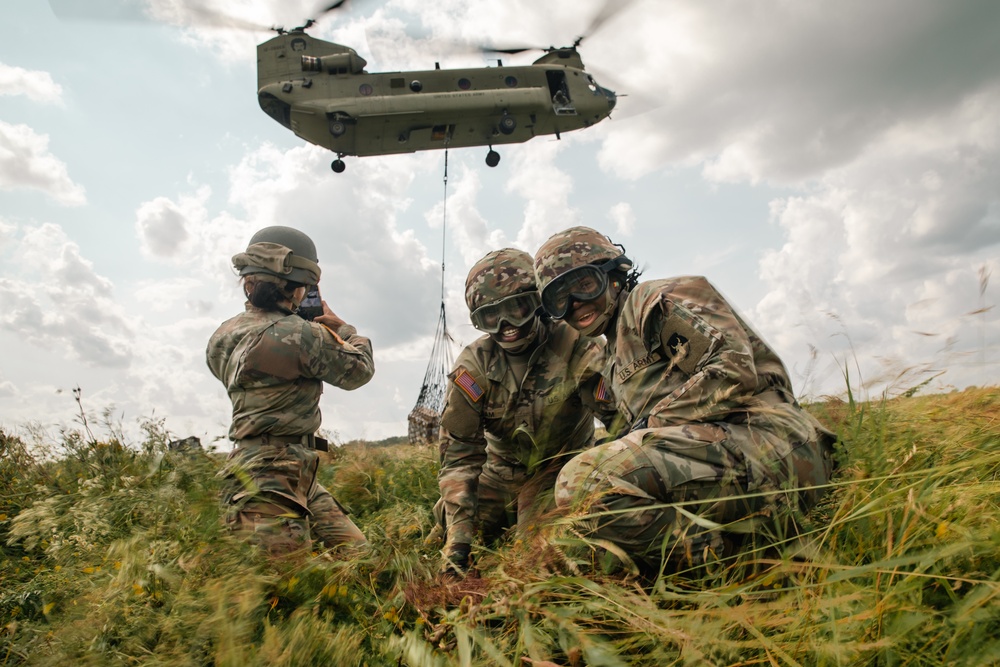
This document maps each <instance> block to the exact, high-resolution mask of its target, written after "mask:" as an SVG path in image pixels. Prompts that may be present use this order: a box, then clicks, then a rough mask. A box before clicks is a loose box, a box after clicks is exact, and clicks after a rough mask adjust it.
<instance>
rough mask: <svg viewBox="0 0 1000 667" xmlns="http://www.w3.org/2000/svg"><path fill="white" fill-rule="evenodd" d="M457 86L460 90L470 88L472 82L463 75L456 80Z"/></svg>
mask: <svg viewBox="0 0 1000 667" xmlns="http://www.w3.org/2000/svg"><path fill="white" fill-rule="evenodd" d="M458 87H459V88H461V89H462V90H468V89H469V88H472V82H471V81H469V80H468V79H466V78H465V77H464V76H463V77H462V78H461V79H459V80H458Z"/></svg>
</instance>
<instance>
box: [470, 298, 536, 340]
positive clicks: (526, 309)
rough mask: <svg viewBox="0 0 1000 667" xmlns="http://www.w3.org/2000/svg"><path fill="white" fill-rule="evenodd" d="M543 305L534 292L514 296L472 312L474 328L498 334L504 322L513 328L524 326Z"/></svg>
mask: <svg viewBox="0 0 1000 667" xmlns="http://www.w3.org/2000/svg"><path fill="white" fill-rule="evenodd" d="M541 303H542V300H541V298H540V297H539V296H538V292H536V291H534V290H532V291H531V292H521V293H520V294H514V295H513V296H508V297H505V298H503V299H500V300H499V301H494V302H493V303H488V304H486V305H485V306H481V307H479V308H476V309H475V310H474V311H472V316H471V317H472V326H474V327H476V328H477V329H479V330H480V331H484V332H486V333H498V332H499V331H500V328H501V324H502V323H504V322H506V323H507V324H508V325H510V326H512V327H520V326H524V325H525V324H526V323H527V322H528V321H529V320H531V318H532V317H534V316H535V313H536V312H538V307H539V306H540V305H541Z"/></svg>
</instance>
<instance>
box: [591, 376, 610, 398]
mask: <svg viewBox="0 0 1000 667" xmlns="http://www.w3.org/2000/svg"><path fill="white" fill-rule="evenodd" d="M594 398H596V399H597V400H598V401H600V402H601V403H608V402H609V401H611V391H610V390H609V389H608V385H607V383H606V382H605V381H604V376H603V375H602V376H601V379H600V380H598V381H597V389H595V390H594Z"/></svg>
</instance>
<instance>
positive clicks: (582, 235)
mask: <svg viewBox="0 0 1000 667" xmlns="http://www.w3.org/2000/svg"><path fill="white" fill-rule="evenodd" d="M534 267H535V275H536V277H537V279H538V286H539V288H540V289H541V296H542V307H543V308H544V309H545V312H547V313H548V314H549V315H551V316H552V317H553V318H554V319H563V318H565V317H566V315H567V314H568V313H569V312H570V311H571V310H572V308H573V303H574V302H578V303H585V302H588V301H594V300H595V299H599V298H600V297H601V296H602V295H604V294H605V293H606V292H607V289H608V273H610V272H612V271H619V272H627V271H628V270H629V269H631V268H632V260H630V259H629V258H628V257H626V256H625V252H624V251H623V250H622V248H621V247H620V246H617V245H615V244H614V243H612V242H611V239H609V238H608V237H607V236H605V235H604V234H601V233H600V232H597V231H595V230H593V229H591V228H590V227H571V228H569V229H567V230H564V231H562V232H559V233H558V234H554V235H553V236H552V237H550V238H549V240H548V241H546V242H545V243H543V244H542V247H541V248H539V249H538V253H537V254H536V255H535V263H534ZM614 307H615V303H614V301H613V300H612V299H608V303H607V304H605V311H604V313H602V315H601V317H600V318H599V319H598V320H597V321H595V322H594V323H593V324H591V325H590V326H589V327H587V329H586V330H582V331H581V333H583V334H584V335H588V336H589V335H594V334H595V333H596V334H597V335H600V333H599V332H603V325H604V324H605V323H606V322H607V320H608V318H609V317H610V314H611V312H612V311H613V310H614Z"/></svg>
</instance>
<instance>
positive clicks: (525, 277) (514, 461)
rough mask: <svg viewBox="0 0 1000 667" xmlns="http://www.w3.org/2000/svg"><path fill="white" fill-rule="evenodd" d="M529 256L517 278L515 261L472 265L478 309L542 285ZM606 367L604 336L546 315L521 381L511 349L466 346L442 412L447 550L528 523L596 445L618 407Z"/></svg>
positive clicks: (471, 293) (488, 343) (470, 296)
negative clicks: (561, 477)
mask: <svg viewBox="0 0 1000 667" xmlns="http://www.w3.org/2000/svg"><path fill="white" fill-rule="evenodd" d="M498 252H500V251H498ZM517 252H520V251H517ZM523 254H524V257H525V260H524V263H525V267H526V268H524V269H523V270H522V271H521V272H520V274H519V275H514V273H513V272H512V271H513V270H512V269H511V267H510V265H509V263H508V264H507V265H505V266H490V267H489V268H488V274H485V273H481V272H477V270H476V267H474V269H473V271H472V272H471V274H470V277H469V282H468V283H467V292H466V295H467V301H468V303H469V306H470V310H475V308H476V307H478V306H479V305H481V304H484V303H488V302H490V301H493V300H494V299H496V298H497V297H498V296H499V297H503V296H507V295H509V294H511V293H512V292H516V291H517V289H518V288H517V287H512V286H511V284H512V283H514V284H515V285H517V284H518V283H519V282H520V283H523V284H521V285H520V287H522V288H527V289H533V288H534V275H533V271H532V269H531V258H530V256H529V255H527V253H523ZM490 257H491V256H490V255H488V256H487V258H490ZM487 258H484V259H487ZM477 266H478V265H477ZM505 271H507V272H511V273H508V274H505V273H504V272H505ZM603 364H604V351H603V345H602V344H601V343H600V342H598V341H595V340H592V339H585V338H582V337H580V336H579V334H577V332H576V331H574V330H573V329H572V328H570V327H568V326H566V325H565V324H562V323H559V322H552V321H550V320H548V319H547V318H538V322H537V339H536V340H535V347H534V349H533V350H532V351H531V352H530V356H529V357H528V359H527V367H526V369H525V370H524V371H523V379H522V380H521V381H520V383H519V382H518V378H517V373H515V371H514V369H513V368H512V356H511V355H510V354H509V353H508V352H507V351H505V350H504V349H503V348H502V347H501V345H500V344H499V343H498V342H497V341H496V340H494V339H493V338H492V337H491V336H489V335H487V336H483V337H482V338H480V339H478V340H476V341H475V342H473V343H472V344H470V345H469V346H467V347H466V348H465V349H464V350H463V351H462V353H461V354H460V355H459V357H458V360H457V361H456V363H455V367H454V370H453V371H452V373H451V374H450V375H449V376H448V377H449V379H450V380H451V383H450V384H449V385H448V390H447V396H446V402H445V407H444V412H443V414H442V417H441V437H442V440H441V470H440V473H439V485H440V490H441V500H440V501H439V502H438V504H437V505H436V507H435V513H436V514H437V515H438V519H439V521H441V522H442V523H443V524H444V525H446V526H447V542H446V545H445V550H444V553H445V556H446V557H448V556H449V555H450V554H451V553H452V549H453V548H454V547H455V545H468V544H471V543H472V542H473V537H474V536H475V534H476V532H477V529H478V531H481V532H482V534H483V538H484V540H486V541H487V542H489V541H492V540H494V539H496V538H497V537H499V536H500V534H501V533H502V531H503V530H504V529H505V528H507V527H510V526H512V525H515V524H517V525H518V526H520V527H524V526H526V525H527V522H529V521H530V520H531V519H530V518H531V517H534V516H536V515H537V513H538V511H540V510H541V509H542V507H543V506H544V503H541V504H540V503H536V502H535V500H536V497H537V496H538V494H540V493H545V492H548V491H549V490H550V489H551V488H552V487H553V485H554V483H555V477H556V474H557V473H558V471H559V469H560V467H561V466H562V465H563V464H564V463H565V461H566V460H567V459H568V458H569V457H570V456H572V455H573V454H574V453H576V452H579V451H581V450H583V449H585V448H587V447H589V446H591V445H592V443H593V436H594V415H595V414H598V415H599V416H601V417H602V418H603V419H607V418H608V416H609V415H611V414H613V413H614V404H613V399H612V398H611V395H610V393H609V392H608V391H606V389H605V387H604V383H603V382H602V380H601V377H600V373H599V372H600V369H601V367H602V366H603ZM550 502H551V501H550Z"/></svg>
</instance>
